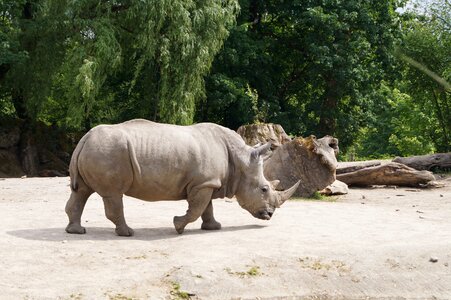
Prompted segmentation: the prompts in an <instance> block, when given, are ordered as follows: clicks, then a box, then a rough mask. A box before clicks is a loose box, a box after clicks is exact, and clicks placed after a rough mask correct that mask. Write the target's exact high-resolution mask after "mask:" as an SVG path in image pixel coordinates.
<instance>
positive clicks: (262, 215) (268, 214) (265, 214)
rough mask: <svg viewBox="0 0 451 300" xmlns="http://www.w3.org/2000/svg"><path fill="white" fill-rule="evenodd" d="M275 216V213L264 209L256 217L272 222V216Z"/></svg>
mask: <svg viewBox="0 0 451 300" xmlns="http://www.w3.org/2000/svg"><path fill="white" fill-rule="evenodd" d="M273 214H274V211H271V210H267V209H262V210H259V211H258V212H257V213H255V214H254V217H256V218H257V219H261V220H270V219H271V217H272V215H273Z"/></svg>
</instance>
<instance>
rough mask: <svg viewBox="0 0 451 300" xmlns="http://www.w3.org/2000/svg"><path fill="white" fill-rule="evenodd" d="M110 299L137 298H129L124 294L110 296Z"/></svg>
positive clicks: (129, 299)
mask: <svg viewBox="0 0 451 300" xmlns="http://www.w3.org/2000/svg"><path fill="white" fill-rule="evenodd" d="M108 298H110V300H135V299H136V298H133V297H128V296H125V295H122V294H116V295H108Z"/></svg>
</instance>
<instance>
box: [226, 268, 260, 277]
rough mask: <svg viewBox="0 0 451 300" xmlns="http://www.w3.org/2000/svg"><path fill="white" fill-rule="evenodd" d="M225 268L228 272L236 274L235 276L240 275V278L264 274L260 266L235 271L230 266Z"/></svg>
mask: <svg viewBox="0 0 451 300" xmlns="http://www.w3.org/2000/svg"><path fill="white" fill-rule="evenodd" d="M224 270H225V271H226V272H227V273H229V274H230V275H235V276H238V277H240V278H245V277H256V276H261V275H263V273H262V272H261V271H260V267H259V266H250V268H249V270H247V271H244V272H233V271H232V270H231V269H230V268H225V269H224Z"/></svg>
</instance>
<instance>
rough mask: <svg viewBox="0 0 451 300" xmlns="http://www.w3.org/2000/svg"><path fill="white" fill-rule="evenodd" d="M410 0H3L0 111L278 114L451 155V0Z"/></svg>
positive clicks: (298, 123)
mask: <svg viewBox="0 0 451 300" xmlns="http://www.w3.org/2000/svg"><path fill="white" fill-rule="evenodd" d="M405 2H406V1H402V0H383V1H363V0H349V1H341V0H308V1H284V0H268V1H262V0H239V1H238V0H222V1H193V0H184V1H181V0H172V1H166V0H164V1H150V0H143V1H129V0H115V1H109V0H101V1H99V0H81V1H70V0H15V1H12V0H0V119H7V118H11V117H13V118H21V119H24V120H26V123H28V124H34V123H36V122H44V123H46V124H48V125H55V126H58V127H60V128H63V129H66V130H73V129H76V130H88V129H89V128H91V127H92V126H94V125H97V124H99V123H114V122H120V121H124V120H128V119H131V118H146V119H150V120H156V121H161V122H169V123H177V124H191V123H193V122H200V121H210V122H216V123H219V124H222V125H225V126H228V127H230V128H232V129H236V128H237V127H239V126H240V125H242V124H246V123H255V122H274V123H280V124H282V126H283V127H284V128H285V130H286V131H287V132H288V133H290V134H292V135H302V136H306V135H309V134H315V135H318V136H322V135H326V134H329V135H334V136H336V137H338V138H339V139H340V143H341V149H342V150H344V152H345V153H347V154H348V156H349V155H357V156H364V157H370V156H373V157H379V156H385V155H411V154H423V153H429V152H435V151H443V152H445V151H451V145H450V143H451V142H450V141H451V117H450V116H451V114H450V93H451V88H450V85H449V81H450V80H451V61H450V59H451V53H450V50H449V49H451V35H450V33H451V26H450V24H451V15H450V11H451V4H450V2H449V1H448V0H434V1H432V2H433V3H432V2H428V3H429V4H430V5H429V6H428V5H426V6H422V7H421V9H419V8H412V9H407V10H406V9H402V10H400V9H399V8H400V7H402V6H403V5H404V4H405ZM412 3H413V2H412V1H410V4H412ZM419 3H420V4H421V1H419Z"/></svg>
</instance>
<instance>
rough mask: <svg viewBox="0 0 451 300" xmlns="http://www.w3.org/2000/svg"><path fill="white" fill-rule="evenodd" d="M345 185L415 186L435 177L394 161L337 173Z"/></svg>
mask: <svg viewBox="0 0 451 300" xmlns="http://www.w3.org/2000/svg"><path fill="white" fill-rule="evenodd" d="M337 179H338V180H340V181H343V182H344V183H346V184H347V185H350V186H351V185H354V186H372V185H399V186H413V187H417V186H420V185H421V184H426V183H428V182H429V181H432V180H434V179H435V177H434V175H432V173H431V172H429V171H417V170H415V169H412V168H410V167H408V166H405V165H403V164H398V163H395V162H392V163H389V164H385V165H381V166H377V167H370V168H365V169H361V170H358V171H355V172H350V173H345V174H340V175H337Z"/></svg>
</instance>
